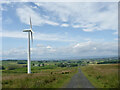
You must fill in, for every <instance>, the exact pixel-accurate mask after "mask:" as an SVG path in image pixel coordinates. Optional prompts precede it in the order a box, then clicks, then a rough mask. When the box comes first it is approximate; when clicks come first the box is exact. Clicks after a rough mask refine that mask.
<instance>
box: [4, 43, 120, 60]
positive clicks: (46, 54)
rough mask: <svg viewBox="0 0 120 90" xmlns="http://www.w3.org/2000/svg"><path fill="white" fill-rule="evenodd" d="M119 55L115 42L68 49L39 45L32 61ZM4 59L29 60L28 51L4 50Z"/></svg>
mask: <svg viewBox="0 0 120 90" xmlns="http://www.w3.org/2000/svg"><path fill="white" fill-rule="evenodd" d="M117 54H118V44H117V43H115V42H103V43H101V42H93V41H87V42H82V43H77V44H74V45H71V46H67V47H57V48H56V47H52V46H45V45H40V44H39V45H37V47H33V48H32V59H56V58H57V59H64V58H71V57H79V58H81V57H84V56H85V57H86V56H109V55H111V56H114V55H117ZM3 57H4V58H5V57H7V58H13V57H14V58H17V59H21V57H22V58H27V49H23V48H13V49H10V50H6V51H4V50H3Z"/></svg>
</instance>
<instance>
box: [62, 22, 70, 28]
mask: <svg viewBox="0 0 120 90" xmlns="http://www.w3.org/2000/svg"><path fill="white" fill-rule="evenodd" d="M61 26H62V27H68V26H69V24H65V23H64V24H62V25H61Z"/></svg>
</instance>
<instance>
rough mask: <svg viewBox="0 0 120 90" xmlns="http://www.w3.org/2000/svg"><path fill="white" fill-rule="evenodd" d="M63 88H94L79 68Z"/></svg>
mask: <svg viewBox="0 0 120 90" xmlns="http://www.w3.org/2000/svg"><path fill="white" fill-rule="evenodd" d="M65 88H94V86H93V85H92V84H91V83H90V82H89V80H88V79H87V78H86V77H85V75H84V74H83V73H82V71H81V70H80V68H79V69H78V73H77V74H75V75H74V76H73V77H72V78H71V80H70V82H69V83H68V84H67V85H66V86H65Z"/></svg>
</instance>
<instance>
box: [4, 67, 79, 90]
mask: <svg viewBox="0 0 120 90" xmlns="http://www.w3.org/2000/svg"><path fill="white" fill-rule="evenodd" d="M63 71H69V72H70V73H69V74H63V73H62V72H63ZM51 72H52V74H51ZM76 72H77V67H75V68H71V69H70V68H55V69H43V70H42V71H40V72H39V73H32V74H29V75H28V74H25V73H23V74H22V73H20V74H16V73H13V74H10V75H9V74H8V73H6V75H3V76H2V87H3V88H60V87H62V86H63V85H64V84H65V83H66V82H67V81H68V80H69V79H70V78H71V77H72V76H73V75H74V74H75V73H76Z"/></svg>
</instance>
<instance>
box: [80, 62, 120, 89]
mask: <svg viewBox="0 0 120 90" xmlns="http://www.w3.org/2000/svg"><path fill="white" fill-rule="evenodd" d="M80 68H81V69H82V71H83V73H84V74H85V76H86V77H87V78H88V79H89V80H90V81H91V83H92V84H93V85H94V86H95V87H97V88H117V87H118V84H119V81H118V65H117V64H111V65H110V64H108V65H89V66H83V67H80Z"/></svg>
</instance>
